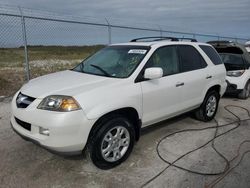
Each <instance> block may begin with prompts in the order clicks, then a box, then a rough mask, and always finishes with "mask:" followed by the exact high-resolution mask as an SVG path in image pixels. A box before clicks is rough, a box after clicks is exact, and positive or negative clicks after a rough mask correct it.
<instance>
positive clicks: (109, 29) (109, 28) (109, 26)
mask: <svg viewBox="0 0 250 188" xmlns="http://www.w3.org/2000/svg"><path fill="white" fill-rule="evenodd" d="M105 20H106V22H107V24H108V37H109V44H111V25H110V23H109V21H108V19H107V18H105Z"/></svg>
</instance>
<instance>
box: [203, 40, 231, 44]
mask: <svg viewBox="0 0 250 188" xmlns="http://www.w3.org/2000/svg"><path fill="white" fill-rule="evenodd" d="M207 43H209V44H210V43H217V44H222V43H224V44H225V43H233V41H229V40H212V41H208V42H207Z"/></svg>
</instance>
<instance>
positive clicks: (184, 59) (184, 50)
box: [178, 45, 207, 72]
mask: <svg viewBox="0 0 250 188" xmlns="http://www.w3.org/2000/svg"><path fill="white" fill-rule="evenodd" d="M178 49H179V54H180V58H181V67H180V68H181V72H187V71H192V70H197V69H202V68H204V67H206V66H207V63H206V62H205V60H204V59H203V58H202V57H201V55H200V53H199V52H198V51H197V50H196V49H195V48H194V47H192V46H188V45H180V46H178Z"/></svg>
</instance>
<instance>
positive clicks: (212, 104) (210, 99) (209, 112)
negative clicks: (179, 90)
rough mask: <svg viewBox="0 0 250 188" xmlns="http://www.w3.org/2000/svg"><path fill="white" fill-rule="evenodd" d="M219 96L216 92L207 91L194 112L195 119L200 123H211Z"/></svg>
mask: <svg viewBox="0 0 250 188" xmlns="http://www.w3.org/2000/svg"><path fill="white" fill-rule="evenodd" d="M219 100H220V95H219V93H218V92H217V91H209V92H208V93H207V95H206V97H205V99H204V101H203V103H202V105H201V106H200V108H199V109H197V111H195V113H194V115H195V118H196V119H198V120H201V121H205V122H206V121H211V120H212V119H213V118H214V116H215V115H216V112H217V109H218V104H219Z"/></svg>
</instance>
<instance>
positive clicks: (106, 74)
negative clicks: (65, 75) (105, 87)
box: [90, 64, 112, 77]
mask: <svg viewBox="0 0 250 188" xmlns="http://www.w3.org/2000/svg"><path fill="white" fill-rule="evenodd" d="M90 66H92V67H95V68H96V69H98V70H100V71H101V72H102V73H104V74H105V76H108V77H112V76H111V75H110V74H109V73H108V72H107V71H105V70H104V69H103V68H101V67H99V66H97V65H92V64H90Z"/></svg>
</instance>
